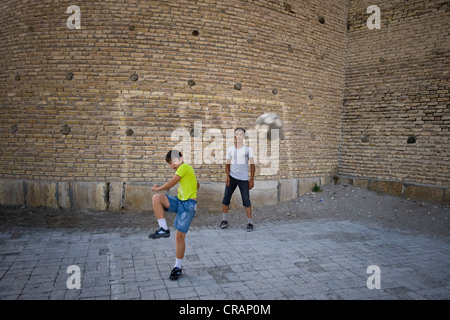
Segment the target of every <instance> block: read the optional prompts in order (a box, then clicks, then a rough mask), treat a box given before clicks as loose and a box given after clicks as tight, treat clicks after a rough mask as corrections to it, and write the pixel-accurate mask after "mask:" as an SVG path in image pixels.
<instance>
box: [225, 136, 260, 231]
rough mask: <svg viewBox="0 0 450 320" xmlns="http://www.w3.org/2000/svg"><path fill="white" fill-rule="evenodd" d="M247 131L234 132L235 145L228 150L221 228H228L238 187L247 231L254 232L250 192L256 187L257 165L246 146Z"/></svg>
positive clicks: (250, 150)
mask: <svg viewBox="0 0 450 320" xmlns="http://www.w3.org/2000/svg"><path fill="white" fill-rule="evenodd" d="M244 139H245V130H244V129H242V128H237V129H235V130H234V143H235V145H234V146H232V147H229V148H228V149H227V154H226V164H225V172H226V175H227V180H226V185H225V194H224V196H223V200H222V215H223V217H222V222H221V223H220V228H221V229H224V228H226V227H228V220H227V213H228V208H229V206H230V200H231V196H232V195H233V192H234V190H236V187H237V186H239V190H240V191H241V197H242V204H243V205H244V207H245V213H246V214H247V227H246V230H247V231H253V223H252V205H251V202H250V192H249V191H250V190H251V189H252V188H253V186H254V178H255V163H254V160H253V153H252V149H251V148H250V147H248V146H246V145H244ZM249 164H250V180H249V178H248V165H249Z"/></svg>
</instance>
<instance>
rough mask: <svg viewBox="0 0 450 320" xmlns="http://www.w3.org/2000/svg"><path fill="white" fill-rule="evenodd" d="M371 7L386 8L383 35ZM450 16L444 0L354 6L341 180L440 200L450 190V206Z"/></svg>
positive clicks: (382, 1) (449, 195)
mask: <svg viewBox="0 0 450 320" xmlns="http://www.w3.org/2000/svg"><path fill="white" fill-rule="evenodd" d="M370 5H377V6H378V7H379V8H380V12H381V25H380V27H381V28H380V29H373V30H369V28H368V27H367V26H366V21H367V19H368V18H369V16H370V15H371V14H369V13H366V9H367V7H369V6H370ZM449 10H450V8H449V4H448V1H440V0H433V1H419V0H412V1H400V0H394V1H391V0H389V1H385V0H380V1H368V0H358V1H351V6H350V12H349V21H350V22H349V28H350V29H349V36H348V49H347V67H346V90H345V98H344V106H343V124H342V142H341V147H340V161H339V171H340V174H341V175H342V176H347V177H351V178H356V179H365V180H369V181H371V180H375V181H387V182H400V183H404V184H403V185H404V186H407V185H408V184H415V185H423V186H435V187H439V188H440V187H442V188H443V189H442V190H439V194H438V195H437V196H436V198H437V200H438V202H439V200H440V201H442V196H443V191H445V190H444V189H447V190H446V191H447V198H446V202H447V203H449V200H450V192H449V191H448V190H449V189H448V187H449V186H450V133H449V128H450V108H449V98H450V92H449V87H450V85H449V70H450V37H449V30H450V11H449ZM364 183H365V184H367V181H366V182H364ZM372 185H373V186H374V187H375V185H378V186H379V184H376V183H375V182H373V183H372ZM386 186H388V185H386ZM392 186H393V185H390V186H389V188H391V187H392ZM395 187H396V189H397V191H396V192H394V193H395V194H402V193H403V194H405V190H403V192H402V185H401V184H399V185H398V186H397V185H396V186H395ZM377 188H378V187H377ZM381 189H382V190H387V189H386V188H381ZM411 190H415V189H411ZM414 193H415V191H414V192H413V191H410V192H408V191H407V192H406V195H407V196H408V195H409V196H411V195H413V194H414ZM422 193H423V195H422V198H425V197H426V195H428V199H432V200H435V199H433V197H434V196H433V195H432V194H431V193H432V191H431V189H426V188H425V189H423V192H422Z"/></svg>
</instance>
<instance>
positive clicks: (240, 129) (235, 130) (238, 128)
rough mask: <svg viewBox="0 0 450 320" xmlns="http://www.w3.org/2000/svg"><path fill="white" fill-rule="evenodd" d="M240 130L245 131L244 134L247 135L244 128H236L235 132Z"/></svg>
mask: <svg viewBox="0 0 450 320" xmlns="http://www.w3.org/2000/svg"><path fill="white" fill-rule="evenodd" d="M238 130H242V131H244V133H245V129H244V128H236V129H234V132H236V131H238Z"/></svg>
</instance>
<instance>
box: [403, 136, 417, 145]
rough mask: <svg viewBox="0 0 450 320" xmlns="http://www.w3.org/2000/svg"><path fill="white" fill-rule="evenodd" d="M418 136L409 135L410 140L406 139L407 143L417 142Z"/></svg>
mask: <svg viewBox="0 0 450 320" xmlns="http://www.w3.org/2000/svg"><path fill="white" fill-rule="evenodd" d="M416 141H417V138H416V137H414V136H411V137H408V140H406V143H409V144H412V143H416Z"/></svg>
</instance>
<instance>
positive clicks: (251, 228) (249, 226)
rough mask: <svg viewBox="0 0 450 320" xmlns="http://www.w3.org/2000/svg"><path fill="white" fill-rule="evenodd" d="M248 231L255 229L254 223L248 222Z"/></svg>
mask: <svg viewBox="0 0 450 320" xmlns="http://www.w3.org/2000/svg"><path fill="white" fill-rule="evenodd" d="M245 230H247V232H250V231H253V225H252V224H251V223H247V228H245Z"/></svg>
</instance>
